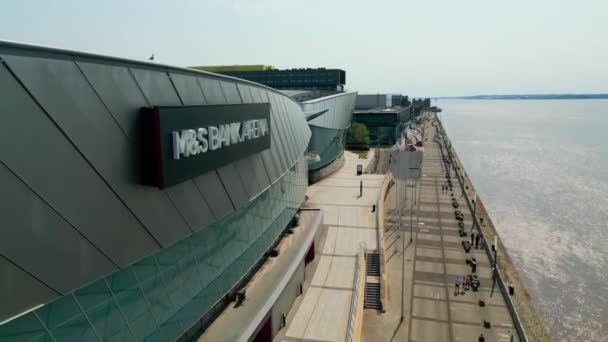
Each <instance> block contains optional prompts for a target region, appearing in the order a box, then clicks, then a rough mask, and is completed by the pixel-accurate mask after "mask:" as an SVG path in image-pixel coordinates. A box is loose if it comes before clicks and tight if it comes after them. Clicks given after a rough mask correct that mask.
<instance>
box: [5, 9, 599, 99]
mask: <svg viewBox="0 0 608 342" xmlns="http://www.w3.org/2000/svg"><path fill="white" fill-rule="evenodd" d="M1 8H2V9H1V10H0V39H2V40H12V41H18V42H26V43H32V44H39V45H47V46H52V47H60V48H67V49H75V50H82V51H87V52H92V53H100V54H106V55H113V56H119V57H126V58H132V59H146V58H147V57H149V56H150V54H152V53H155V54H156V58H157V61H158V62H160V63H166V64H173V65H179V66H189V65H218V64H270V65H274V66H276V67H279V68H291V67H317V66H324V67H327V68H341V69H344V70H346V73H347V74H346V79H347V88H348V89H350V90H358V91H359V92H360V93H370V92H371V93H375V92H401V93H404V94H409V95H410V96H448V95H475V94H505V93H511V94H512V93H583V92H586V93H599V92H604V93H606V92H608V1H606V0H597V1H585V0H579V1H563V0H562V1H560V0H551V1H549V0H526V1H520V0H509V1H504V0H502V1H494V0H479V1H466V0H461V1H457V0H445V1H434V0H418V1H396V0H394V1H393V0H374V1H356V0H344V1H342V0H340V1H332V0H298V1H290V0H198V1H196V0H188V1H177V0H176V1H157V0H146V1H128V0H121V1H119V0H98V1H92V0H91V1H76V0H74V1H67V0H63V1H50V0H49V1H46V0H40V1H28V0H4V1H2V4H1Z"/></svg>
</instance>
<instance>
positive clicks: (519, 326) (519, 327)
mask: <svg viewBox="0 0 608 342" xmlns="http://www.w3.org/2000/svg"><path fill="white" fill-rule="evenodd" d="M437 122H438V123H439V127H438V128H439V130H440V131H441V134H442V135H443V139H444V141H443V142H441V141H440V140H438V139H437V140H436V141H437V142H438V143H439V144H440V147H441V155H442V157H445V153H447V154H448V157H449V160H450V162H451V163H452V165H455V164H454V161H455V160H457V161H458V164H459V165H461V166H462V163H461V162H460V160H459V159H458V156H457V155H456V151H455V150H454V147H453V146H452V143H451V142H450V140H449V139H448V137H447V134H446V133H445V130H444V128H443V124H442V123H441V121H440V120H439V118H437ZM448 146H449V149H448ZM444 147H445V149H446V152H444V151H443V149H444ZM453 170H454V172H455V173H456V176H457V177H456V178H458V182H459V183H460V187H461V189H462V192H463V193H464V197H465V199H466V202H467V205H468V206H469V210H471V213H475V209H474V207H473V204H472V202H471V199H470V198H469V194H468V193H467V191H466V190H465V184H464V176H465V172H464V168H462V174H459V173H458V168H457V167H453ZM473 223H474V225H475V226H476V227H477V229H478V231H479V232H481V236H482V237H483V239H484V241H485V242H486V243H484V244H483V245H484V250H485V251H486V254H487V255H488V258H489V259H490V264H491V265H495V266H494V267H493V270H494V272H495V276H496V280H497V283H498V286H499V288H500V292H501V293H502V295H503V297H504V299H505V302H506V304H507V309H508V310H509V313H510V314H511V319H512V320H513V325H514V328H515V331H517V336H518V337H519V340H520V341H523V342H527V341H528V336H527V335H526V331H525V330H524V326H523V323H522V322H521V319H520V317H519V315H518V314H517V310H516V309H515V304H514V303H513V300H512V299H511V296H510V295H509V292H508V291H507V286H506V284H505V281H504V278H503V276H502V272H500V270H499V269H498V265H497V264H496V260H495V259H494V254H493V253H492V251H491V250H490V247H489V243H488V240H487V239H486V234H485V232H484V231H483V229H482V227H481V224H480V223H479V219H478V218H477V215H476V214H475V215H473ZM496 248H497V249H498V246H496Z"/></svg>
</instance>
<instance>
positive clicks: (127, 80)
mask: <svg viewBox="0 0 608 342" xmlns="http://www.w3.org/2000/svg"><path fill="white" fill-rule="evenodd" d="M76 64H77V65H78V67H79V68H80V70H81V71H82V73H83V74H84V76H85V77H86V79H87V80H88V81H89V82H90V83H91V86H92V87H93V89H95V92H96V93H97V94H98V95H99V97H100V98H101V100H102V101H103V103H104V105H105V106H106V108H108V110H109V111H110V114H111V115H112V116H113V117H114V119H115V120H116V122H117V123H118V124H119V125H120V128H121V129H122V131H123V132H124V134H126V135H127V136H128V137H129V138H130V139H132V140H133V141H138V140H139V138H140V137H139V135H140V127H139V125H138V117H139V107H141V106H145V105H148V102H147V101H146V98H145V97H144V95H143V94H142V92H141V90H139V88H138V86H137V83H136V82H135V79H134V78H133V75H132V74H131V72H130V71H129V69H128V68H127V67H125V66H120V65H108V64H100V63H99V62H98V61H95V60H90V61H76Z"/></svg>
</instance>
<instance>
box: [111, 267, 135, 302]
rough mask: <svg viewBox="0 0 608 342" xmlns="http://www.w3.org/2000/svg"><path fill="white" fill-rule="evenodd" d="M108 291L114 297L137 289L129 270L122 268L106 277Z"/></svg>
mask: <svg viewBox="0 0 608 342" xmlns="http://www.w3.org/2000/svg"><path fill="white" fill-rule="evenodd" d="M107 280H108V285H109V286H110V290H112V292H113V293H114V294H115V295H116V294H119V293H121V292H122V291H125V290H133V289H137V288H139V285H137V279H135V275H134V274H133V271H131V268H124V269H122V270H120V271H118V272H115V273H113V274H112V275H111V276H109V277H107Z"/></svg>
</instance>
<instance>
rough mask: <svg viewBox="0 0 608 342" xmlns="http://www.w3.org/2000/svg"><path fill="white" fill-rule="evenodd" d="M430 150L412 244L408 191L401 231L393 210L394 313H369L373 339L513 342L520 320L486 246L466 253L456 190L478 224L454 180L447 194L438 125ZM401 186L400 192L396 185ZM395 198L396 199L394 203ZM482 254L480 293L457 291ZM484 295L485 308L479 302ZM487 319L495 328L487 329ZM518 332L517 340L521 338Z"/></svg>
mask: <svg viewBox="0 0 608 342" xmlns="http://www.w3.org/2000/svg"><path fill="white" fill-rule="evenodd" d="M425 132H426V138H428V141H425V153H424V161H423V168H422V177H421V179H420V180H419V181H418V182H417V187H416V196H415V197H416V201H415V205H414V207H413V210H412V212H411V214H412V216H411V218H412V226H413V227H412V231H413V236H412V240H413V241H412V243H411V244H409V245H408V242H409V237H410V235H409V234H410V233H409V230H410V210H409V208H410V204H411V203H412V202H411V200H412V198H411V197H412V196H411V191H410V188H406V190H407V195H408V196H407V198H406V202H405V207H404V208H403V209H402V212H401V215H402V217H401V222H402V224H401V230H399V228H398V225H397V222H398V216H399V211H398V210H390V209H389V211H388V215H389V217H387V221H385V222H387V223H388V224H387V223H385V225H386V227H385V228H386V232H385V242H384V243H385V246H387V250H386V255H387V270H388V272H389V273H388V275H389V305H388V309H387V311H386V313H384V314H379V313H377V312H373V311H370V310H366V314H365V317H364V325H363V338H364V340H365V341H389V340H391V339H392V340H394V341H477V339H478V337H479V335H480V334H483V335H484V336H485V338H486V341H509V340H510V336H511V332H512V333H513V334H515V331H514V329H513V322H512V320H511V317H510V315H509V312H508V310H507V307H506V305H505V302H504V299H503V297H502V294H501V293H500V290H499V289H498V285H496V287H495V288H494V289H492V271H491V267H490V264H489V260H488V258H487V256H486V254H485V252H484V251H483V250H482V249H473V250H471V252H470V253H465V251H464V249H463V247H462V245H461V241H463V240H469V241H470V236H467V237H464V238H462V237H460V236H459V234H458V221H456V219H455V216H454V210H456V209H454V208H452V204H451V203H452V202H451V198H452V195H451V194H452V193H453V194H454V197H455V198H456V199H457V200H458V202H459V204H460V206H459V208H458V210H460V211H462V212H463V213H464V225H465V227H466V231H467V233H470V227H471V226H472V221H471V213H470V212H469V210H468V208H467V206H466V204H465V200H464V198H463V197H462V193H461V191H460V189H459V186H458V180H457V179H455V178H453V179H452V182H453V185H454V186H453V191H451V192H450V191H447V192H443V191H442V185H443V184H444V183H445V182H446V178H445V170H444V168H443V165H442V161H441V153H440V150H439V145H438V144H437V143H435V142H434V141H433V138H434V134H435V133H436V130H435V128H434V127H432V126H431V125H430V124H427V126H426V128H425ZM396 188H397V187H396V186H395V187H393V189H392V191H393V192H394V191H395V190H396ZM391 201H392V204H391ZM385 205H386V207H387V208H395V196H394V194H390V195H389V196H388V197H387V204H385ZM403 237H405V243H406V249H405V265H404V266H405V268H404V269H405V287H404V293H405V296H404V303H403V304H404V309H405V310H404V311H405V313H404V320H403V323H401V324H400V321H399V318H400V311H401V310H400V309H401V275H402V273H401V272H402V271H401V270H402V254H401V253H402V251H403V245H402V238H403ZM470 257H475V258H476V259H477V272H476V274H477V275H478V277H479V280H480V283H481V286H480V289H479V291H477V292H474V291H472V290H468V291H460V292H458V293H456V292H455V285H454V283H455V278H456V277H458V276H461V277H462V276H466V275H468V274H471V269H470V267H469V266H468V265H467V264H466V262H465V260H466V259H467V258H470ZM480 300H483V301H484V302H485V306H484V307H481V306H479V301H480ZM484 320H486V321H488V322H490V324H491V328H489V329H488V328H485V327H484V325H483V323H484ZM517 340H518V339H517V336H514V341H517Z"/></svg>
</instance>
